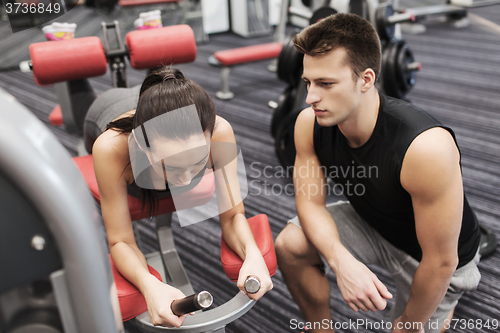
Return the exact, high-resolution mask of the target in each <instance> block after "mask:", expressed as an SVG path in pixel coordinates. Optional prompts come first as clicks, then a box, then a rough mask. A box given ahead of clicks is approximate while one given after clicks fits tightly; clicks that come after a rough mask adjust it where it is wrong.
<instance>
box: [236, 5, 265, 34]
mask: <svg viewBox="0 0 500 333" xmlns="http://www.w3.org/2000/svg"><path fill="white" fill-rule="evenodd" d="M268 13H269V2H268V0H230V14H231V31H232V32H233V33H235V34H237V35H240V36H242V37H255V36H262V35H268V34H270V33H271V25H270V24H269V17H268Z"/></svg>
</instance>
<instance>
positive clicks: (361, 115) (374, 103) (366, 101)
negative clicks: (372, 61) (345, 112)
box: [338, 89, 380, 148]
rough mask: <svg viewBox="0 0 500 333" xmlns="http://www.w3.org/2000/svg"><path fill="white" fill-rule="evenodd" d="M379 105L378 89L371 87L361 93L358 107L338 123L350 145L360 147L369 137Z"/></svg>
mask: <svg viewBox="0 0 500 333" xmlns="http://www.w3.org/2000/svg"><path fill="white" fill-rule="evenodd" d="M379 107H380V97H379V94H378V91H377V90H376V89H373V91H370V92H369V93H367V94H364V95H363V97H362V100H361V102H360V104H359V107H358V109H357V110H355V111H354V112H353V114H352V115H351V116H350V117H349V118H348V119H346V120H345V121H344V122H342V123H341V124H338V126H339V129H340V131H341V132H342V134H343V135H344V136H345V137H346V139H347V142H348V144H349V146H350V147H352V148H358V147H361V146H362V145H364V144H365V143H366V142H367V141H368V139H370V136H371V135H372V133H373V129H374V128H375V124H376V123H377V117H378V112H379Z"/></svg>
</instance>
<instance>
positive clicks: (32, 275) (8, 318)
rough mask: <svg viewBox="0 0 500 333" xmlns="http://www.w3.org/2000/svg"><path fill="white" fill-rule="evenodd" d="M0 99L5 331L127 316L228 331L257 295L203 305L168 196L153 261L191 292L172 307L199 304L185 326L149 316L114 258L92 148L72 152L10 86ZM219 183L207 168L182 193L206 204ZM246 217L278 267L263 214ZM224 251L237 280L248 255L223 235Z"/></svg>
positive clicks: (110, 328) (90, 327)
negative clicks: (180, 247) (99, 205)
mask: <svg viewBox="0 0 500 333" xmlns="http://www.w3.org/2000/svg"><path fill="white" fill-rule="evenodd" d="M0 101H1V103H0V105H1V108H0V116H2V119H3V121H2V123H1V124H0V128H1V131H0V132H1V133H0V142H1V143H2V144H1V145H0V185H1V186H0V196H1V198H2V200H1V202H0V211H1V212H2V216H3V217H2V220H1V221H0V250H1V251H0V265H1V266H2V274H1V275H0V332H1V333H42V332H43V333H62V332H71V333H87V332H88V333H95V332H97V333H99V332H102V333H112V332H123V324H122V320H125V319H129V321H127V323H126V324H127V325H128V327H140V328H141V329H142V330H145V331H148V332H165V331H179V332H192V333H194V332H224V327H225V325H226V324H227V323H229V322H231V321H233V320H235V319H237V318H239V317H240V316H242V315H243V314H245V313H246V312H247V311H248V310H250V309H251V308H252V306H253V305H254V304H255V301H253V300H252V299H250V298H248V297H247V296H245V295H243V294H242V293H240V292H239V291H238V292H237V293H236V295H235V296H234V297H233V298H232V299H231V300H229V301H227V302H226V303H224V304H222V305H220V306H218V307H216V308H212V309H210V310H206V311H202V312H199V311H197V310H198V309H204V308H207V307H209V306H210V304H211V299H212V298H211V295H210V294H208V293H207V292H204V291H203V292H199V293H196V294H195V293H194V291H193V288H192V286H191V284H190V282H189V279H188V278H187V276H186V273H185V270H184V267H183V266H182V263H181V262H180V259H179V256H178V254H177V251H176V249H175V244H174V241H173V235H172V230H171V228H170V223H171V213H172V211H173V210H175V206H173V203H172V200H171V198H165V199H162V200H164V202H160V210H159V213H160V214H164V215H161V216H158V217H157V224H156V225H157V233H158V238H159V242H160V244H159V245H160V246H159V247H160V249H161V251H160V252H155V253H151V254H148V255H147V260H148V264H149V265H151V266H150V271H151V272H152V274H153V275H155V276H156V277H157V278H161V279H162V280H163V281H167V282H168V283H169V284H171V285H172V286H175V287H177V288H179V289H181V290H182V291H183V292H184V293H185V294H186V295H191V296H188V297H187V298H185V299H181V300H176V301H174V302H173V303H172V310H173V312H175V313H179V314H182V313H186V312H191V311H197V312H196V313H195V315H193V316H188V318H187V319H186V320H185V322H184V324H183V325H182V326H181V327H179V328H167V327H161V326H153V325H152V324H151V321H150V319H149V315H148V313H147V312H145V310H146V309H145V300H144V298H143V296H142V295H141V294H140V292H138V290H137V288H135V287H134V286H132V285H131V284H130V283H129V282H128V281H126V280H125V279H124V278H123V277H122V276H121V275H120V274H119V273H118V272H117V271H116V268H115V267H114V265H113V263H112V261H110V259H108V254H107V250H106V247H105V244H104V239H103V234H102V230H100V228H99V225H100V224H101V221H100V219H99V218H98V216H99V213H98V211H97V209H96V206H95V202H94V201H95V200H98V189H97V186H96V185H97V184H96V182H95V175H94V174H93V170H92V169H93V165H92V156H91V155H88V156H83V157H77V158H74V159H73V160H72V159H71V157H70V155H69V154H68V152H67V151H66V150H65V149H64V147H63V146H62V145H61V144H60V143H59V142H58V141H57V138H56V137H55V136H54V135H53V134H52V133H51V132H50V131H49V130H48V129H47V128H46V127H45V125H44V124H43V123H42V122H41V121H40V120H39V119H37V118H36V117H35V116H34V115H33V114H32V113H30V112H29V111H28V110H26V108H24V107H23V106H22V105H21V104H20V103H18V102H17V101H16V100H15V99H14V98H13V97H12V96H11V95H9V94H7V93H5V92H3V91H1V90H0ZM34 166H36V167H34ZM85 168H86V169H85ZM82 175H83V177H82ZM213 186H214V177H213V176H212V177H210V176H208V177H207V176H205V177H203V179H202V180H201V182H200V183H199V184H198V185H197V186H196V187H194V188H193V189H192V190H190V191H189V192H186V193H183V194H182V195H181V196H186V198H187V197H188V196H189V200H187V201H189V202H190V204H203V202H206V200H209V199H210V198H211V196H212V194H213V192H214V187H213ZM89 189H90V191H89ZM96 191H97V192H96ZM91 194H92V195H91ZM96 195H97V197H96ZM193 196H194V199H193ZM180 199H182V200H183V201H186V200H184V197H182V198H180ZM165 200H166V201H165ZM129 203H130V208H131V210H135V211H131V214H132V218H133V219H134V220H136V219H139V218H144V217H145V216H144V214H146V213H145V212H143V211H142V210H141V209H140V208H141V202H140V201H139V200H137V202H134V201H133V200H132V201H131V200H129ZM182 208H187V207H182ZM249 224H250V228H251V230H252V233H253V234H254V237H255V239H256V243H257V245H258V246H259V249H260V250H261V252H262V254H263V256H264V260H265V261H266V263H267V265H268V269H269V271H270V274H271V275H273V274H274V272H275V271H276V255H275V253H274V247H273V238H272V234H271V229H270V226H269V222H268V220H267V217H266V215H263V214H261V215H257V216H254V217H252V218H250V219H249ZM221 261H222V267H223V269H224V271H225V273H226V275H227V276H228V277H229V278H230V279H231V280H232V281H236V280H237V278H238V273H239V269H240V268H241V265H242V263H243V262H242V260H241V259H240V258H239V257H238V255H237V254H236V253H234V252H233V251H232V250H231V249H230V248H229V247H228V246H227V244H226V243H225V242H224V239H223V238H222V237H221ZM110 264H111V266H110ZM110 267H111V269H110ZM259 287H260V284H259V281H258V280H256V279H255V277H249V278H248V279H247V281H246V283H245V288H246V289H247V292H248V293H254V292H256V291H257V290H258V289H259ZM132 318H134V319H132ZM131 325H133V326H131Z"/></svg>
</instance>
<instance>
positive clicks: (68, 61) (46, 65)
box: [29, 21, 196, 154]
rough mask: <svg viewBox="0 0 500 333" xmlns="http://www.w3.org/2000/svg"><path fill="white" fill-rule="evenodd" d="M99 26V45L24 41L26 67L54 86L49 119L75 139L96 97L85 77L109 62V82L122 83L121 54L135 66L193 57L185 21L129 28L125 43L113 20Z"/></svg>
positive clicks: (93, 40)
mask: <svg viewBox="0 0 500 333" xmlns="http://www.w3.org/2000/svg"><path fill="white" fill-rule="evenodd" d="M102 28H103V34H104V45H103V43H102V42H101V40H100V39H99V38H98V37H83V38H75V39H71V40H64V41H57V42H41V43H35V44H32V45H30V57H31V61H30V63H29V68H31V70H32V71H33V77H34V79H35V82H36V83H37V84H38V85H41V86H44V85H49V84H54V85H55V89H56V94H57V97H58V101H59V105H58V106H56V108H55V109H54V111H53V112H52V114H51V115H50V120H51V123H52V124H54V125H57V124H62V123H64V125H65V126H66V127H67V130H68V132H70V133H74V134H76V135H78V136H79V137H81V136H82V133H83V121H84V119H85V115H86V114H87V110H88V108H89V107H90V105H91V104H92V102H93V101H94V100H95V98H96V94H95V92H94V91H93V88H92V86H91V85H90V83H89V82H88V80H87V78H90V77H93V76H99V75H103V74H105V73H106V69H107V66H108V64H109V68H110V73H111V78H112V81H113V86H114V87H127V86H128V82H127V76H126V62H125V57H128V59H129V61H130V65H131V66H132V67H134V68H136V69H151V68H156V67H158V66H161V65H162V64H179V63H187V62H192V61H194V59H195V58H196V41H195V39H194V33H193V30H192V29H191V28H190V27H189V26H188V25H176V26H169V27H164V28H160V29H150V30H140V31H131V32H129V33H128V34H127V35H126V36H125V42H123V41H122V38H121V35H120V27H119V23H118V21H114V22H113V23H104V22H103V23H102ZM158 41H161V42H158ZM83 51H85V52H83ZM81 153H82V154H83V153H84V152H83V151H82V152H81Z"/></svg>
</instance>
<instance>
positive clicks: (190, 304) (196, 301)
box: [170, 291, 213, 316]
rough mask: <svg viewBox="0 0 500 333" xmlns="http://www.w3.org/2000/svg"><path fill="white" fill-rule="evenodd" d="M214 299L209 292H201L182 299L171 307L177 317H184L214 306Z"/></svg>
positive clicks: (177, 300) (174, 302)
mask: <svg viewBox="0 0 500 333" xmlns="http://www.w3.org/2000/svg"><path fill="white" fill-rule="evenodd" d="M212 302H213V297H212V295H211V294H210V293H209V292H208V291H200V292H199V293H197V294H193V295H190V296H187V297H184V298H181V299H176V300H175V301H173V302H172V304H171V305H170V308H171V309H172V313H173V314H174V315H176V316H182V315H184V314H186V313H191V312H194V311H197V310H203V309H206V308H208V307H210V305H212Z"/></svg>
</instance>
